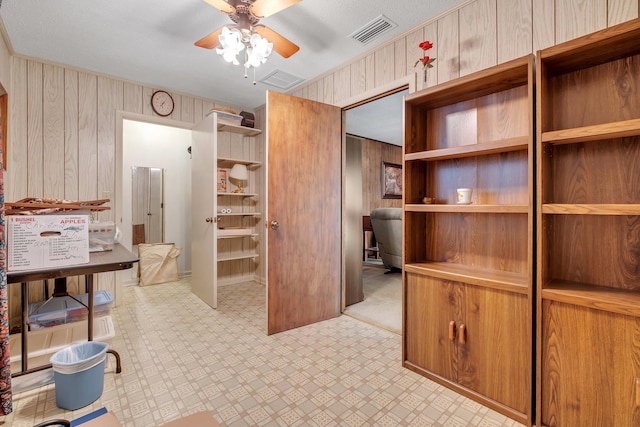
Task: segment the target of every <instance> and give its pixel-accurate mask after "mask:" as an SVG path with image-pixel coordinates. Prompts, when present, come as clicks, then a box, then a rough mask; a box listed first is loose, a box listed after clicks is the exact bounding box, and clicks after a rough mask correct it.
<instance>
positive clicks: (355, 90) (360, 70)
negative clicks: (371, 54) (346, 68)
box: [350, 57, 367, 96]
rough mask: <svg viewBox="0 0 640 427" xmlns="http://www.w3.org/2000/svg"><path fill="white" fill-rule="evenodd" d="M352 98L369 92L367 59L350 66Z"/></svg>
mask: <svg viewBox="0 0 640 427" xmlns="http://www.w3.org/2000/svg"><path fill="white" fill-rule="evenodd" d="M350 69H351V91H350V92H351V96H357V95H360V94H361V93H364V92H365V91H366V90H367V59H366V58H364V57H363V58H360V59H358V60H357V61H354V62H352V63H351V65H350Z"/></svg>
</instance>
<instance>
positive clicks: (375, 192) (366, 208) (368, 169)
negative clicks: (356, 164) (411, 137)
mask: <svg viewBox="0 0 640 427" xmlns="http://www.w3.org/2000/svg"><path fill="white" fill-rule="evenodd" d="M383 160H384V161H385V162H390V163H396V164H402V147H399V146H396V145H392V144H385V143H383V142H378V141H372V140H370V139H362V215H369V213H370V212H371V210H372V209H374V208H386V207H388V208H391V207H397V208H399V207H402V200H400V199H383V198H382V182H381V181H382V178H381V173H382V172H381V167H382V166H381V162H382V161H383Z"/></svg>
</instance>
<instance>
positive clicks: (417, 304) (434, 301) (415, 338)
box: [404, 273, 460, 382]
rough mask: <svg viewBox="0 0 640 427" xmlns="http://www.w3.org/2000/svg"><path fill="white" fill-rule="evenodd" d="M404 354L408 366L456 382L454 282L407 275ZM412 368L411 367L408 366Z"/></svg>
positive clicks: (456, 295)
mask: <svg viewBox="0 0 640 427" xmlns="http://www.w3.org/2000/svg"><path fill="white" fill-rule="evenodd" d="M405 280H406V282H407V283H406V289H407V292H406V310H405V316H406V318H405V324H404V330H405V355H404V359H405V361H406V362H409V363H410V364H413V365H416V366H417V367H419V368H422V369H426V370H427V371H429V372H430V373H432V374H435V375H437V376H438V377H440V378H444V379H446V380H449V381H453V382H455V381H456V377H457V360H456V359H457V357H456V342H457V341H456V340H457V335H456V332H457V326H456V325H453V328H454V329H453V339H451V337H450V336H449V331H450V327H452V325H450V323H451V322H452V321H453V322H456V321H457V317H458V316H457V315H456V307H455V306H456V304H455V300H456V299H458V298H459V289H460V288H459V287H457V286H455V284H454V282H449V281H443V280H439V279H435V278H432V277H429V276H423V275H419V274H412V273H406V279H405ZM409 367H411V366H409Z"/></svg>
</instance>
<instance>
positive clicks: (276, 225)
mask: <svg viewBox="0 0 640 427" xmlns="http://www.w3.org/2000/svg"><path fill="white" fill-rule="evenodd" d="M278 228H280V223H279V222H278V221H271V229H272V230H277V229H278Z"/></svg>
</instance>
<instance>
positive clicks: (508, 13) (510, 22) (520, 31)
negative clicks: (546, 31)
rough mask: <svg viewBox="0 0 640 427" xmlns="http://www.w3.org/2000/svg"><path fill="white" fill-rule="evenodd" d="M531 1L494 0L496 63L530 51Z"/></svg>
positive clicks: (518, 56)
mask: <svg viewBox="0 0 640 427" xmlns="http://www.w3.org/2000/svg"><path fill="white" fill-rule="evenodd" d="M531 1H532V0H496V24H497V37H498V45H497V49H498V50H497V52H498V64H502V63H503V62H507V61H510V60H512V59H516V58H520V57H521V56H524V55H526V54H528V53H531V52H532V49H533V42H532V38H533V31H532V28H533V24H532V22H531V20H532V16H531Z"/></svg>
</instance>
